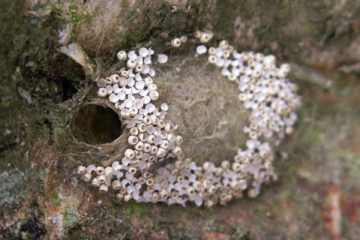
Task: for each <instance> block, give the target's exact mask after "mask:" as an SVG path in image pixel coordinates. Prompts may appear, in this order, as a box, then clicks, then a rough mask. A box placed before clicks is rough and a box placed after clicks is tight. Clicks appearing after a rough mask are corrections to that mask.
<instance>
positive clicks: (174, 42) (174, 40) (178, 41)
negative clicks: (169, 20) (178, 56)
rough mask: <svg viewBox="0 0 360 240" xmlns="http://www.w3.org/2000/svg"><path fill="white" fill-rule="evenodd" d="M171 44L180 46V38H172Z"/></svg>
mask: <svg viewBox="0 0 360 240" xmlns="http://www.w3.org/2000/svg"><path fill="white" fill-rule="evenodd" d="M171 46H172V47H174V48H178V47H180V46H181V39H180V38H174V39H173V40H171Z"/></svg>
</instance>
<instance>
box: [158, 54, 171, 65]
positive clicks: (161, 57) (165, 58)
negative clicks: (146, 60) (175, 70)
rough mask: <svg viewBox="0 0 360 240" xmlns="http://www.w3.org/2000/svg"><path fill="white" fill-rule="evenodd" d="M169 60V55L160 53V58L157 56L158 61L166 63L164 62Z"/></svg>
mask: <svg viewBox="0 0 360 240" xmlns="http://www.w3.org/2000/svg"><path fill="white" fill-rule="evenodd" d="M168 60H169V57H168V56H167V55H166V54H159V55H158V58H157V61H158V63H160V64H164V63H167V61H168Z"/></svg>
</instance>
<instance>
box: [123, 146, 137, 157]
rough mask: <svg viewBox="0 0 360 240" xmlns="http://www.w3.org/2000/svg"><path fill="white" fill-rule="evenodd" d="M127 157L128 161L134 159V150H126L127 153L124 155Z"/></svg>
mask: <svg viewBox="0 0 360 240" xmlns="http://www.w3.org/2000/svg"><path fill="white" fill-rule="evenodd" d="M124 155H125V157H127V158H128V159H133V158H134V157H135V152H134V150H132V149H130V148H128V149H126V150H125V153H124Z"/></svg>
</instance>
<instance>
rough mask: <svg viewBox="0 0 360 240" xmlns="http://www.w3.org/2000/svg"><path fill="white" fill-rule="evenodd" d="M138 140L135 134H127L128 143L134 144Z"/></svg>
mask: <svg viewBox="0 0 360 240" xmlns="http://www.w3.org/2000/svg"><path fill="white" fill-rule="evenodd" d="M138 142H139V139H138V138H137V137H136V136H129V138H128V143H129V144H130V145H136V144H137V143H138Z"/></svg>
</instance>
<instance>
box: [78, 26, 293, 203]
mask: <svg viewBox="0 0 360 240" xmlns="http://www.w3.org/2000/svg"><path fill="white" fill-rule="evenodd" d="M212 37H213V36H212V34H210V33H208V32H197V33H196V34H195V38H198V39H199V40H200V42H201V43H207V42H209V41H210V40H211V38H212ZM173 41H174V40H173ZM178 41H180V45H181V40H180V39H178ZM172 44H173V43H172ZM175 45H176V46H175ZM174 47H178V42H177V41H175V42H174ZM204 54H208V62H209V63H211V64H214V65H215V66H217V67H219V68H221V73H222V75H223V76H224V77H226V78H227V79H228V80H229V81H231V82H234V83H236V84H237V86H238V88H239V100H240V102H241V103H242V104H243V105H244V107H245V108H246V109H248V110H249V113H250V118H249V124H248V125H247V126H246V127H245V128H244V130H243V131H244V133H245V134H247V135H248V137H249V138H248V140H247V141H246V146H245V148H244V149H239V150H238V153H237V154H236V156H235V157H234V160H233V161H232V162H229V161H222V162H221V164H220V165H219V166H216V165H215V164H214V163H212V162H205V163H204V164H202V165H199V164H197V163H196V162H194V161H192V160H191V159H190V158H185V156H183V153H182V149H181V144H182V142H183V138H182V137H181V136H179V135H176V129H177V125H176V124H175V123H173V122H171V121H170V120H168V119H167V117H166V114H167V111H168V108H169V106H168V104H167V103H161V104H160V103H157V101H158V99H159V93H158V91H157V85H156V82H155V81H154V78H155V76H156V72H155V70H154V69H153V68H152V62H153V59H154V58H155V53H154V51H153V50H152V49H148V48H140V49H139V50H137V51H130V52H125V51H120V52H119V53H118V54H117V57H118V59H119V60H120V61H124V62H126V67H124V68H122V69H120V70H119V71H118V72H114V73H113V74H112V75H110V76H109V77H107V78H105V79H103V80H100V81H99V82H98V85H99V90H98V95H99V96H100V97H107V98H108V100H109V101H110V102H111V103H113V104H114V106H115V108H116V109H118V111H119V114H120V116H121V118H122V120H123V121H124V123H125V125H126V128H127V130H128V133H129V137H128V145H129V147H128V148H127V149H126V150H125V151H124V154H123V157H122V158H121V159H119V160H117V161H114V162H113V163H112V166H108V167H102V166H95V165H89V166H87V167H85V166H80V167H79V168H78V173H79V174H80V175H81V176H82V179H83V180H85V181H87V182H91V184H92V185H94V186H96V187H98V188H99V189H100V190H101V191H109V189H111V190H112V191H114V192H115V193H116V196H117V197H118V198H119V199H121V200H124V201H129V200H131V199H133V200H135V201H137V202H153V203H156V202H163V203H167V204H180V205H182V206H185V205H187V204H189V203H193V204H195V205H196V206H207V207H211V206H213V205H215V204H226V203H227V202H229V201H230V200H232V199H234V198H240V197H242V196H243V195H248V196H250V197H255V196H257V195H258V194H259V193H260V189H261V186H262V185H263V184H264V183H268V182H271V181H273V180H275V179H276V178H277V176H276V174H275V172H274V168H273V160H274V152H273V145H276V144H279V143H280V142H281V140H282V139H283V138H284V137H285V135H286V134H289V133H291V132H292V129H293V126H294V124H295V122H296V119H297V116H296V113H295V111H296V110H297V108H298V107H299V105H300V99H299V97H298V95H297V94H296V86H295V85H294V84H293V83H291V82H290V81H289V80H288V79H287V74H288V72H289V70H290V69H289V66H288V65H287V64H283V65H281V66H280V67H277V66H276V62H275V57H273V56H264V55H263V54H259V53H253V52H244V53H239V52H237V51H236V50H234V48H233V47H232V46H231V45H230V44H229V43H228V42H226V41H221V42H220V44H219V45H218V46H217V47H210V48H208V47H206V46H205V45H199V46H197V47H196V55H198V56H200V55H204ZM167 60H168V57H167V56H166V55H163V54H159V55H158V56H157V62H158V63H166V62H167ZM155 103H157V104H155Z"/></svg>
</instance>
